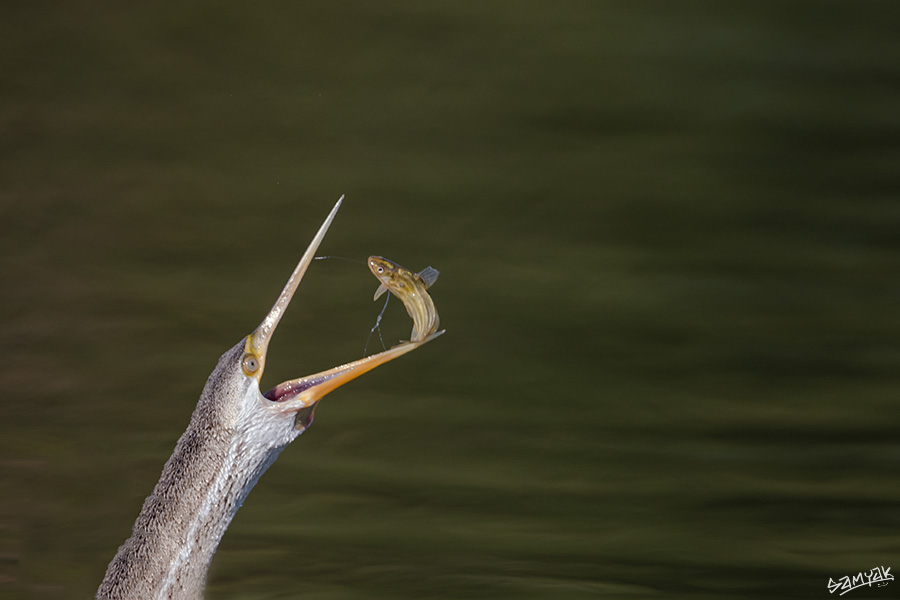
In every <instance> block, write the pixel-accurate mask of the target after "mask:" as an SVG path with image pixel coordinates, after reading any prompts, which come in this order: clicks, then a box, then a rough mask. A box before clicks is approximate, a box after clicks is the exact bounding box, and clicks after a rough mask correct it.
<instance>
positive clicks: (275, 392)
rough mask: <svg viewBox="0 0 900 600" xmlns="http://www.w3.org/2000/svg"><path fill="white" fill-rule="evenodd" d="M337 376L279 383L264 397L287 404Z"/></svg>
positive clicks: (303, 378)
mask: <svg viewBox="0 0 900 600" xmlns="http://www.w3.org/2000/svg"><path fill="white" fill-rule="evenodd" d="M335 375H337V373H330V374H328V375H319V376H318V377H316V376H313V377H301V378H300V379H292V380H290V381H285V382H284V383H279V384H278V385H276V386H275V387H273V388H272V389H271V390H269V391H268V392H266V393H265V394H263V396H265V397H266V398H268V399H269V400H271V401H272V402H285V401H287V400H293V399H294V398H296V397H297V396H299V395H300V394H301V393H303V392H305V391H306V390H308V389H309V388H311V387H315V386H317V385H319V384H320V383H324V382H325V381H328V380H329V379H331V378H332V377H334V376H335Z"/></svg>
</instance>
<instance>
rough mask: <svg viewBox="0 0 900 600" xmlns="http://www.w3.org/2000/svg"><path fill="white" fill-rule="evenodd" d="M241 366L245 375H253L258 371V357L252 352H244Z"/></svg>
mask: <svg viewBox="0 0 900 600" xmlns="http://www.w3.org/2000/svg"><path fill="white" fill-rule="evenodd" d="M241 367H242V368H243V369H244V374H245V375H255V374H256V372H257V371H259V359H258V358H256V355H254V354H249V353H248V354H245V355H244V360H242V361H241Z"/></svg>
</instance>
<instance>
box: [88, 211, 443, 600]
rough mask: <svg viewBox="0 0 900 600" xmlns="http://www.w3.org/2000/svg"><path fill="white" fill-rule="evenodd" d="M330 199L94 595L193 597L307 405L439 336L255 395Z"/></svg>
mask: <svg viewBox="0 0 900 600" xmlns="http://www.w3.org/2000/svg"><path fill="white" fill-rule="evenodd" d="M342 198H343V197H342ZM340 205H341V200H338V202H337V204H335V206H334V208H333V209H332V211H331V213H330V214H329V215H328V218H326V219H325V222H324V223H323V224H322V226H321V227H320V228H319V231H318V233H317V234H316V236H315V237H314V238H313V240H312V242H311V243H310V245H309V247H308V248H307V249H306V252H305V253H304V254H303V258H301V259H300V262H299V264H298V265H297V268H296V269H294V272H293V274H292V275H291V277H290V279H288V282H287V284H286V285H285V286H284V290H282V292H281V294H280V295H279V296H278V299H277V300H276V301H275V305H274V306H273V307H272V309H271V310H270V311H269V313H268V314H267V315H266V317H265V318H264V319H263V321H262V323H261V324H260V325H259V327H257V328H256V330H255V331H254V332H253V333H251V334H250V335H248V336H247V337H246V338H244V339H242V340H241V341H240V342H238V343H237V344H235V346H234V347H233V348H231V349H230V350H228V351H227V352H225V354H223V355H222V357H221V358H220V359H219V362H218V364H217V365H216V368H215V369H214V370H213V372H212V374H211V375H210V376H209V379H208V380H207V382H206V385H205V387H204V388H203V392H202V393H201V394H200V400H199V401H198V402H197V408H196V409H194V413H193V415H192V416H191V421H190V424H189V425H188V427H187V430H186V431H185V432H184V434H183V435H182V436H181V438H180V439H179V440H178V443H177V445H176V446H175V451H174V452H173V453H172V456H171V457H170V458H169V460H168V462H166V464H165V467H163V472H162V475H161V476H160V478H159V482H158V483H157V484H156V487H155V488H154V489H153V493H151V494H150V496H148V497H147V499H146V500H145V501H144V505H143V508H142V509H141V512H140V514H139V515H138V518H137V521H135V523H134V527H133V530H132V535H131V537H130V538H128V540H126V541H125V543H124V544H122V546H121V547H120V548H119V551H118V553H117V554H116V556H115V558H113V560H112V562H111V563H110V564H109V567H108V568H107V571H106V575H105V577H104V578H103V582H102V583H101V584H100V588H99V589H98V590H97V595H96V597H97V598H98V599H104V600H107V599H108V600H122V599H128V600H151V599H157V600H159V599H172V600H188V599H190V600H195V599H198V598H201V597H202V595H203V588H204V585H205V583H206V577H207V572H208V571H209V564H210V561H211V560H212V556H213V554H214V553H215V551H216V547H217V546H218V545H219V541H220V540H221V539H222V535H223V534H224V533H225V529H226V528H227V527H228V524H229V523H230V522H231V519H232V518H234V515H235V513H236V512H237V510H238V508H240V506H241V504H242V503H243V502H244V500H245V499H246V497H247V494H249V493H250V490H251V489H252V488H253V486H254V484H255V483H256V482H257V480H258V479H259V477H260V476H261V475H262V474H263V472H264V471H265V470H266V469H267V468H268V467H269V465H271V464H272V463H273V462H274V461H275V459H276V458H277V457H278V455H279V454H280V453H281V451H282V450H284V448H285V446H287V445H288V444H289V443H291V442H292V441H293V440H294V439H295V438H296V437H297V436H299V435H300V434H301V433H303V432H304V431H305V430H306V428H307V427H309V426H310V424H311V423H312V420H313V411H314V410H315V407H316V403H317V402H318V401H319V400H321V399H322V397H323V396H325V394H327V393H328V392H330V391H332V390H334V389H335V388H337V387H339V386H341V385H343V384H345V383H347V382H348V381H350V380H352V379H354V378H356V377H358V376H360V375H362V374H363V373H365V372H367V371H369V370H371V369H374V368H375V367H377V366H378V365H381V364H384V363H385V362H387V361H390V360H393V359H394V358H397V357H398V356H401V355H403V354H406V353H407V352H409V351H411V350H414V349H416V348H418V347H419V346H421V345H422V344H424V343H426V342H428V341H429V340H431V339H434V337H436V336H437V335H439V334H440V333H442V332H438V333H437V334H435V335H432V336H429V337H428V338H425V339H423V340H420V341H416V342H406V343H403V344H400V345H399V346H395V347H393V348H391V349H390V350H386V351H384V352H381V353H379V354H375V355H372V356H369V357H366V358H363V359H361V360H357V361H355V362H351V363H348V364H346V365H341V366H339V367H335V368H333V369H329V370H328V371H323V372H321V373H317V374H315V375H309V376H307V377H301V378H298V379H292V380H290V381H286V382H284V383H281V384H279V385H277V386H275V387H274V388H273V389H272V390H270V391H268V392H266V393H265V394H262V393H260V390H259V382H260V377H261V376H262V373H263V369H264V368H265V366H266V358H267V355H266V350H267V348H268V346H269V341H270V340H271V339H272V334H273V333H274V332H275V328H276V327H277V326H278V322H279V321H280V320H281V316H282V314H283V313H284V310H285V309H286V308H287V306H288V303H289V302H290V301H291V297H292V296H293V295H294V292H295V290H296V289H297V285H298V284H299V283H300V280H301V278H302V277H303V275H304V273H305V272H306V269H307V267H308V266H309V264H310V262H311V261H312V259H313V256H314V255H315V253H316V249H317V248H318V247H319V244H320V243H321V242H322V238H323V237H325V232H326V231H327V230H328V227H329V225H331V221H332V220H333V219H334V215H335V214H336V213H337V210H338V208H340Z"/></svg>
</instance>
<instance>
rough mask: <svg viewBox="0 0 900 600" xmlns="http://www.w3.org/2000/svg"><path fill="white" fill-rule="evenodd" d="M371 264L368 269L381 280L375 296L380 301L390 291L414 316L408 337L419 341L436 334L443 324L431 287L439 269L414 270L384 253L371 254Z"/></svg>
mask: <svg viewBox="0 0 900 600" xmlns="http://www.w3.org/2000/svg"><path fill="white" fill-rule="evenodd" d="M368 264H369V270H370V271H372V274H373V275H374V276H375V278H376V279H378V281H379V282H380V284H379V286H378V289H376V290H375V298H373V299H374V300H378V298H379V296H381V295H382V294H384V293H385V292H391V293H392V294H394V295H395V296H396V297H397V298H399V299H400V301H401V302H403V306H404V307H406V312H408V313H409V316H410V318H412V320H413V328H412V333H411V334H410V337H409V340H410V341H411V342H420V341H422V340H424V339H426V338H428V337H429V336H431V335H433V334H434V333H435V332H436V331H437V328H438V327H439V326H440V324H441V319H440V317H438V313H437V309H436V308H435V307H434V301H433V300H432V299H431V296H430V295H429V293H428V288H430V287H431V286H432V285H434V282H435V281H437V278H438V275H440V271H438V270H437V269H435V268H432V267H426V268H424V269H423V270H421V271H420V272H418V273H413V272H412V271H410V270H409V269H407V268H405V267H401V266H400V265H398V264H397V263H395V262H394V261H391V260H388V259H386V258H383V257H381V256H370V257H369V260H368Z"/></svg>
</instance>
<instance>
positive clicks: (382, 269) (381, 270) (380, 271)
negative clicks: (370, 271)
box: [376, 267, 384, 275]
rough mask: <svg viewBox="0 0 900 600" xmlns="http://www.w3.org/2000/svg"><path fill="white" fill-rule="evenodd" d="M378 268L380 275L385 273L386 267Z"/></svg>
mask: <svg viewBox="0 0 900 600" xmlns="http://www.w3.org/2000/svg"><path fill="white" fill-rule="evenodd" d="M376 270H377V271H378V274H379V275H380V274H381V273H384V267H378V269H376Z"/></svg>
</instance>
